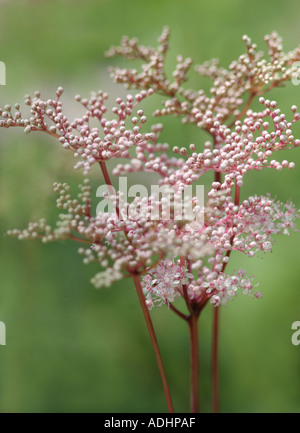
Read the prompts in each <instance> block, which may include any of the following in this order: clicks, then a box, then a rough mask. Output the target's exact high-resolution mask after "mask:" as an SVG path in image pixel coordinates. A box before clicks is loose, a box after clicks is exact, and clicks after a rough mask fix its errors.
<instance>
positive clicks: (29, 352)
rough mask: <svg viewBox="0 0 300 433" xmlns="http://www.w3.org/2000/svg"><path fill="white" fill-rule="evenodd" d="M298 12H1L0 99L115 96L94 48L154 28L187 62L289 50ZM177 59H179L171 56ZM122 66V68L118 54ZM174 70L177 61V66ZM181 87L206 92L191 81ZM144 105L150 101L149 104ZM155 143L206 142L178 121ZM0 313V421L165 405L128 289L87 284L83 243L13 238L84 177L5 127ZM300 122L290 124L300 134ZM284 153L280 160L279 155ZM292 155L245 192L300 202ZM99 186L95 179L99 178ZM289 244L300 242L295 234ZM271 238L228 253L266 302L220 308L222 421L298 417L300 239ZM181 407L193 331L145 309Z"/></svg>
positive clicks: (224, 5)
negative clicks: (273, 35) (248, 43)
mask: <svg viewBox="0 0 300 433" xmlns="http://www.w3.org/2000/svg"><path fill="white" fill-rule="evenodd" d="M299 12H300V3H299V1H296V0H294V1H293V0H290V1H287V2H285V3H284V5H283V3H282V2H281V1H279V0H265V1H264V2H261V1H258V0H252V1H251V2H248V1H245V0H227V1H226V2H225V1H221V0H210V1H199V0H186V1H185V2H181V1H174V0H152V1H151V2H141V1H137V0H133V1H122V0H101V1H99V0H84V1H83V0H82V1H79V0H77V1H76V0H68V1H66V0H65V1H63V0H60V1H58V0H44V1H42V0H40V1H38V0H32V1H18V0H14V1H6V2H5V1H4V2H1V3H0V59H1V60H2V61H4V62H5V63H6V67H7V85H6V86H5V87H4V86H2V87H1V88H0V105H1V106H3V105H4V104H6V103H14V102H16V101H19V102H22V98H23V95H24V94H25V93H30V92H32V91H33V90H35V89H36V88H38V89H39V90H41V91H42V95H45V97H47V96H49V97H51V96H52V95H53V94H54V92H55V90H56V88H57V86H58V85H62V86H63V87H64V88H65V96H64V98H63V100H64V102H65V104H66V107H67V111H68V112H69V113H70V115H71V116H72V115H73V114H74V112H76V110H78V108H77V107H76V104H74V103H73V99H72V96H73V95H75V94H76V93H82V95H85V96H87V95H88V94H89V92H90V90H93V89H95V90H96V89H97V88H103V89H104V90H106V91H108V92H109V93H110V94H111V96H112V101H113V100H114V98H115V97H116V95H118V94H124V90H123V89H122V88H121V87H117V86H116V85H114V84H113V83H112V81H111V80H110V78H109V73H108V72H107V67H108V65H109V64H110V63H111V60H109V61H108V60H107V59H105V58H104V55H103V53H104V51H105V50H106V49H107V48H108V47H109V46H110V45H112V44H117V43H118V42H119V41H120V38H121V36H122V35H124V34H126V35H128V36H137V37H139V38H140V40H141V42H142V43H144V44H154V43H156V38H157V37H158V35H159V34H160V32H161V30H162V27H163V26H165V25H169V26H170V28H171V31H172V35H171V50H170V57H169V58H170V67H171V66H172V64H174V58H175V57H174V56H175V55H176V54H179V53H180V54H183V55H184V56H191V57H192V58H193V59H194V60H195V63H201V62H203V61H205V60H207V59H209V58H215V57H218V58H220V60H221V64H222V65H224V66H227V65H228V64H229V63H230V62H231V60H233V59H234V58H236V57H237V56H238V55H239V54H240V53H241V52H242V50H244V46H243V43H242V40H241V37H242V35H243V34H244V33H246V34H248V35H249V36H251V37H252V39H253V40H254V41H255V42H257V43H258V44H259V46H260V47H261V48H262V49H265V45H264V42H263V36H264V35H265V34H266V33H268V32H270V31H272V30H277V31H278V33H279V34H281V35H282V36H283V38H284V46H285V49H286V50H288V49H293V48H294V47H295V46H296V45H298V44H299V43H300V40H299V31H298V30H299V23H298V19H299V18H298V17H299ZM172 56H173V60H172ZM112 61H113V62H115V63H116V62H119V60H118V59H117V60H112ZM172 62H173V63H172ZM190 86H195V87H199V86H204V87H206V88H207V86H209V83H208V82H206V81H203V82H202V81H200V80H199V77H198V76H197V75H196V74H194V75H193V74H191V83H190ZM299 95H300V88H299V87H296V86H292V85H291V84H288V85H287V87H286V88H285V89H279V90H276V91H274V92H273V94H272V95H270V97H274V98H275V99H277V100H278V102H279V106H280V107H281V108H283V109H284V110H289V107H290V106H291V105H292V104H298V105H300V101H299ZM148 108H149V110H150V109H152V108H154V107H152V105H151V103H149V105H148ZM165 125H166V127H165V130H164V133H163V136H162V139H163V140H165V141H168V142H169V143H170V144H172V145H180V146H182V145H188V144H189V143H192V142H201V141H202V139H203V138H204V136H202V135H201V134H200V135H199V131H198V130H197V129H195V128H193V127H186V126H183V125H181V124H180V121H178V120H176V119H166V120H165ZM0 132H1V135H0V170H1V172H0V173H1V174H0V176H1V177H0V187H1V190H0V193H1V200H0V211H1V213H0V221H1V237H0V241H1V249H0V260H1V261H0V263H1V273H0V320H1V321H4V322H5V323H6V326H7V346H2V347H1V346H0V411H1V412H147V411H148V412H154V411H156V412H163V411H165V410H166V406H165V403H164V396H163V392H162V388H161V384H160V379H159V376H158V372H157V369H156V366H155V364H154V356H153V353H152V348H151V345H150V341H149V338H148V335H147V332H146V327H145V325H144V322H143V317H142V314H141V312H140V310H139V305H138V301H137V297H136V294H135V292H134V290H133V288H132V284H131V282H130V281H128V280H126V281H124V282H122V283H120V284H116V285H115V286H114V287H112V288H110V289H103V290H102V291H101V292H98V291H96V290H95V289H94V288H93V287H92V286H91V285H90V284H89V279H90V277H91V276H92V275H93V273H95V272H96V268H95V267H94V268H93V266H88V267H87V266H84V265H82V264H81V257H80V256H78V255H77V252H76V251H77V245H75V244H71V243H65V242H61V243H57V244H51V245H46V246H45V245H43V244H40V243H39V242H38V241H37V242H33V241H30V242H19V241H17V240H15V239H11V238H8V237H7V236H6V235H5V231H6V230H7V229H8V228H13V227H24V226H25V225H26V224H27V222H28V220H34V219H36V218H39V217H40V216H45V215H48V217H49V220H50V221H55V215H56V212H55V199H56V197H55V195H54V193H52V183H53V182H54V181H55V180H61V181H68V182H70V183H71V184H72V185H73V184H74V186H75V185H76V184H77V182H78V180H80V179H81V174H80V173H75V172H73V168H72V167H73V160H72V156H71V154H69V153H68V152H65V151H63V150H61V149H60V147H59V145H57V144H56V143H54V142H53V140H51V139H50V138H48V137H43V136H41V135H34V134H30V135H29V136H25V135H24V134H23V133H22V131H21V130H20V131H14V133H13V131H0ZM299 132H300V129H299V127H298V133H299ZM282 156H284V157H285V155H282ZM287 158H288V159H290V160H292V161H295V162H296V163H298V166H297V167H298V168H296V170H294V171H283V172H280V173H277V172H276V173H275V172H274V171H271V170H270V171H264V172H263V173H252V174H251V176H250V175H249V176H248V179H247V181H248V182H246V185H245V187H244V188H243V190H242V194H243V197H246V196H248V195H250V194H253V193H257V194H260V193H266V192H270V193H271V194H273V195H277V196H278V198H280V199H282V200H286V199H289V198H293V200H294V201H295V202H296V203H297V204H298V206H299V204H300V197H299V166H300V157H299V152H296V151H294V152H291V153H290V154H288V155H287ZM92 176H93V182H94V186H95V187H96V186H98V185H99V184H100V183H101V177H100V174H99V173H98V172H97V171H93V173H92ZM298 236H299V235H298ZM298 236H297V234H295V235H294V236H291V237H284V238H278V242H277V244H276V245H275V248H274V253H272V254H269V255H266V256H265V257H264V258H263V260H261V258H256V259H252V260H250V259H248V258H245V257H242V256H239V255H238V254H236V255H233V259H232V262H231V265H230V266H231V269H238V268H239V267H244V268H245V269H246V270H247V272H248V274H250V275H251V274H254V275H255V277H256V281H257V282H260V284H261V290H262V292H263V295H264V297H263V299H262V300H249V299H248V298H247V299H244V298H241V299H237V300H235V301H234V302H232V303H230V304H229V305H228V307H226V308H223V309H222V311H221V329H220V333H221V343H220V359H221V407H222V411H223V412H299V409H300V348H299V347H295V346H293V345H292V344H291V335H292V331H291V324H292V323H293V322H294V321H296V320H300V310H299V304H300V293H299V271H298V257H299V256H298V251H299V237H298ZM211 312H212V311H211V308H210V306H209V307H208V308H207V309H206V310H205V311H204V313H203V316H202V317H201V319H200V338H201V343H200V350H201V406H202V411H204V412H209V411H210V408H211V404H210V387H211V384H210V351H211V341H210V336H211V321H212V314H211ZM152 316H153V320H154V323H155V326H156V329H157V334H158V338H159V343H160V346H161V350H162V354H163V358H164V359H165V364H166V370H167V374H168V377H169V380H170V384H171V391H172V393H173V395H174V404H175V408H176V410H177V411H181V412H183V411H187V410H188V407H189V389H188V387H189V348H188V329H187V327H186V325H185V323H183V322H181V321H180V320H179V319H178V318H177V317H175V316H174V315H173V313H172V312H170V311H167V309H166V308H160V309H157V310H155V311H153V314H152Z"/></svg>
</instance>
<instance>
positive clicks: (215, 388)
mask: <svg viewBox="0 0 300 433" xmlns="http://www.w3.org/2000/svg"><path fill="white" fill-rule="evenodd" d="M218 337H219V307H214V311H213V343H212V406H213V413H218V412H219V365H218V359H219V358H218V354H219V353H218V352H219V351H218V340H219V338H218Z"/></svg>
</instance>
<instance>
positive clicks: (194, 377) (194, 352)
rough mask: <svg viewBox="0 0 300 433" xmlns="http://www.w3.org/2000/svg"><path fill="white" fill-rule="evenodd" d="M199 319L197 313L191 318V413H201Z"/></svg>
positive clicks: (189, 321)
mask: <svg viewBox="0 0 300 433" xmlns="http://www.w3.org/2000/svg"><path fill="white" fill-rule="evenodd" d="M198 317H199V315H198V314H196V313H195V312H194V313H193V314H191V315H190V316H189V320H188V324H189V332H190V351H191V360H190V365H191V367H190V370H191V385H190V386H191V391H190V392H191V394H190V399H191V413H198V412H199V343H198Z"/></svg>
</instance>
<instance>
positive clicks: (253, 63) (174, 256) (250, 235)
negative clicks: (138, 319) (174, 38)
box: [0, 29, 300, 308]
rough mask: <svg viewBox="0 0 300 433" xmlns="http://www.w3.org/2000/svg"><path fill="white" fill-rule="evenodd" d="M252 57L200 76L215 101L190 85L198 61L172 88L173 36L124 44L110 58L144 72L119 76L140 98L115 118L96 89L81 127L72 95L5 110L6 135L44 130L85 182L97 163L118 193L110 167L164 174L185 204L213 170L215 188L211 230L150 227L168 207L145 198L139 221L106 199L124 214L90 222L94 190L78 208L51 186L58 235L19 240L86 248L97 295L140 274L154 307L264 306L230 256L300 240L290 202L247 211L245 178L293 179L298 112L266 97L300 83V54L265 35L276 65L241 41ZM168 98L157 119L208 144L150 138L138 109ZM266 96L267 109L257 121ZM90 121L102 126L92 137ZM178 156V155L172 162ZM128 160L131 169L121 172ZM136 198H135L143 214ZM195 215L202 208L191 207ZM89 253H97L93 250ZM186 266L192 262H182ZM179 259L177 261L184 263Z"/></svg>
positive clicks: (185, 64) (209, 210) (260, 201)
mask: <svg viewBox="0 0 300 433" xmlns="http://www.w3.org/2000/svg"><path fill="white" fill-rule="evenodd" d="M243 40H244V43H245V45H246V52H245V54H242V55H241V56H240V57H239V58H238V59H237V60H235V61H233V62H232V63H231V64H230V66H229V68H228V69H224V68H221V67H220V66H219V63H218V62H217V61H216V60H212V61H209V62H205V63H204V64H203V65H201V66H197V67H196V71H197V73H199V74H200V75H202V76H207V77H210V78H212V80H213V85H212V87H211V89H210V92H209V93H208V94H206V93H205V92H204V91H203V90H192V89H188V88H186V86H185V82H186V81H187V80H188V72H189V70H190V69H191V66H192V63H193V62H192V59H190V58H187V59H184V58H183V57H182V56H181V55H179V56H178V57H177V65H176V67H175V69H174V71H173V74H172V78H169V77H168V76H167V73H166V69H165V61H166V55H167V51H168V46H169V31H168V29H164V31H163V33H162V35H161V36H160V38H159V40H158V43H159V45H158V47H157V48H156V49H154V48H152V47H144V46H141V45H139V43H138V40H137V39H135V38H134V39H129V38H127V37H125V38H123V39H122V42H121V46H120V47H112V48H111V49H110V50H109V52H108V55H109V56H112V55H121V56H123V57H125V58H126V59H128V60H131V59H133V60H140V61H141V62H142V65H141V68H140V70H138V69H128V68H123V69H121V68H118V67H115V68H112V69H111V73H112V76H113V78H114V80H115V81H116V82H117V83H123V84H125V86H126V87H127V88H132V89H134V90H136V89H137V90H138V92H137V93H135V94H134V95H131V94H128V95H127V97H126V98H125V99H122V98H117V99H116V105H115V106H114V107H113V109H112V115H111V117H109V118H108V116H107V108H106V105H105V104H106V100H107V98H108V95H107V93H105V92H102V91H99V92H97V93H95V94H93V95H92V96H91V98H90V99H85V98H82V97H81V96H79V95H77V96H76V97H75V99H76V101H77V102H78V103H80V104H81V105H82V107H83V110H84V113H83V115H82V116H81V117H78V118H76V119H73V120H69V119H68V117H67V115H66V114H65V113H64V111H63V104H62V100H61V99H62V94H63V89H62V88H58V90H57V92H56V98H55V99H43V98H42V97H41V94H40V92H36V93H35V95H34V97H33V98H31V97H29V96H26V98H25V104H26V105H28V106H29V107H30V115H28V116H27V117H26V116H23V115H22V114H21V111H20V105H19V104H16V105H15V107H14V109H12V107H11V106H9V105H6V106H5V107H4V109H2V110H1V111H0V115H1V120H0V127H4V128H11V127H18V126H19V127H22V128H23V129H24V131H25V132H26V133H32V132H38V131H39V132H44V133H47V134H49V135H51V136H53V137H54V138H56V139H57V141H58V142H59V143H60V144H61V145H62V147H63V148H64V149H67V150H69V151H71V152H72V153H73V155H74V157H75V158H76V159H77V160H78V162H77V163H76V165H75V168H76V169H83V174H84V176H87V175H88V174H89V171H90V168H91V167H92V166H93V165H95V164H98V165H100V168H101V170H102V173H103V176H104V179H105V181H106V183H107V185H108V186H111V181H110V177H109V175H108V172H107V168H106V161H108V160H110V159H116V158H120V159H121V161H120V163H119V164H118V165H116V167H115V169H114V170H113V176H121V175H127V174H129V173H132V172H140V173H145V172H151V173H156V174H157V175H158V176H159V178H160V180H159V184H160V185H165V186H169V187H172V188H173V190H174V191H175V194H178V195H180V194H182V193H183V192H184V191H185V189H186V187H187V186H188V185H192V184H195V183H196V182H197V181H199V179H200V178H201V176H202V175H204V174H206V173H207V172H212V174H214V176H215V179H214V181H213V182H212V185H211V189H210V191H209V192H208V200H207V202H206V204H205V209H204V211H205V220H204V223H203V224H199V223H197V222H191V221H185V220H176V218H175V217H174V216H173V215H172V213H171V214H170V215H169V216H168V218H163V216H162V215H161V216H160V218H159V219H158V220H151V219H149V213H151V210H152V209H153V207H156V208H157V209H160V208H162V207H163V199H161V198H160V197H155V196H153V197H150V198H147V199H143V209H142V211H141V212H140V214H139V215H138V216H136V217H134V216H132V215H131V216H130V217H128V218H125V219H122V218H120V210H119V208H118V200H117V199H116V197H115V195H114V194H112V193H109V197H108V198H109V199H110V200H111V202H112V203H114V206H115V209H116V213H115V214H114V215H113V214H110V213H108V212H104V211H101V212H98V213H97V215H95V216H93V215H92V214H91V201H92V200H91V186H90V183H89V180H88V179H87V178H86V179H84V182H83V184H82V185H81V186H80V193H79V195H78V197H77V198H72V195H71V191H70V188H69V186H68V185H67V184H58V183H56V184H55V185H54V190H55V192H56V193H58V194H59V198H58V200H57V206H58V208H59V209H61V210H62V213H61V214H60V215H59V220H58V222H57V225H56V227H55V228H54V229H52V228H51V227H50V225H48V224H47V223H46V220H45V219H41V220H40V221H39V222H37V223H30V224H29V225H28V227H27V228H26V229H25V230H17V229H15V230H11V231H10V232H9V234H11V235H14V236H17V237H18V238H19V239H29V238H33V239H35V238H41V239H42V241H44V242H49V241H54V240H59V239H70V240H74V241H77V242H80V243H82V247H80V248H79V253H80V254H82V255H83V257H84V258H83V261H84V263H90V262H97V263H99V265H100V267H101V269H102V270H101V271H100V272H99V273H97V274H96V275H95V276H94V277H93V278H92V280H91V281H92V283H93V284H94V286H95V287H97V288H99V287H101V286H110V285H111V284H112V283H113V282H114V281H117V280H119V279H121V278H123V277H126V276H133V275H141V276H142V277H143V279H142V282H143V288H144V293H145V296H146V301H147V305H148V307H149V308H152V306H153V305H154V303H156V304H157V305H161V304H164V303H166V304H172V303H173V302H174V300H175V298H177V297H186V296H187V297H188V299H189V301H190V302H191V303H194V304H195V305H197V306H200V307H203V306H204V305H205V304H206V303H207V301H209V300H210V302H212V303H213V304H214V305H216V306H217V305H220V304H223V303H225V302H227V300H228V299H231V298H234V297H235V296H236V294H237V292H238V291H239V290H241V291H242V293H244V294H246V295H250V296H256V297H260V296H261V293H260V292H257V293H255V292H254V291H253V285H252V277H251V278H248V277H246V276H245V273H244V271H243V270H240V271H238V272H237V273H236V274H234V275H227V274H225V272H224V271H225V268H226V265H227V263H228V261H229V257H230V253H231V251H239V252H241V253H243V254H247V255H248V256H250V257H253V256H254V255H255V254H256V253H257V252H261V251H262V252H268V251H271V250H272V246H273V244H274V235H276V234H279V233H280V232H282V233H284V234H289V232H290V230H295V221H296V219H297V218H298V217H299V212H298V211H297V210H296V208H295V206H294V205H293V204H292V203H291V202H288V203H286V204H281V203H279V202H278V201H275V200H274V199H272V198H271V197H269V196H268V195H266V196H261V197H259V196H253V197H249V198H247V199H245V200H243V201H242V202H241V203H240V200H239V195H240V188H241V187H242V186H243V184H244V178H245V175H246V174H247V173H248V172H249V171H252V170H257V171H261V170H263V169H265V168H271V169H275V170H276V171H280V170H283V169H293V168H294V166H295V164H294V163H293V162H292V161H288V160H279V159H278V157H276V155H278V152H279V151H280V150H287V149H293V148H296V147H298V146H299V144H300V140H299V139H296V138H295V137H294V135H293V130H292V129H293V125H294V123H295V122H297V121H298V120H299V119H300V113H299V112H298V109H297V107H296V106H295V105H293V106H292V107H291V113H290V114H288V115H285V114H284V113H282V111H281V110H280V108H279V107H278V104H277V102H276V101H272V100H268V99H265V97H264V95H265V93H266V92H268V91H269V90H272V89H273V88H275V87H278V86H283V85H284V83H285V82H286V81H288V80H290V79H291V77H292V76H293V74H294V73H295V66H293V65H294V63H295V62H297V61H299V60H300V48H299V47H298V48H296V49H295V50H294V51H291V52H289V53H284V52H283V50H282V41H281V39H280V37H279V36H278V35H277V34H276V33H272V34H271V35H269V36H266V38H265V41H266V43H267V45H268V56H269V57H268V58H264V56H263V53H261V52H259V51H257V47H256V45H255V44H253V43H252V41H251V40H250V38H249V37H247V36H244V37H243ZM154 93H156V94H159V95H161V96H162V97H163V100H162V108H158V109H157V110H156V111H155V113H154V116H156V117H161V118H163V116H166V115H174V116H175V117H180V118H181V120H182V122H183V123H184V124H187V123H191V124H193V125H194V126H195V128H199V129H202V130H204V131H206V132H207V133H208V136H209V139H208V140H207V141H206V142H205V143H204V144H202V143H192V144H188V143H184V145H183V147H181V148H179V147H176V146H175V147H173V148H172V149H170V148H169V145H168V144H165V143H160V142H159V135H160V132H161V131H162V128H163V125H162V124H161V123H158V124H156V125H153V126H152V127H151V128H146V126H145V124H147V117H146V116H145V114H144V111H143V110H142V109H141V108H140V107H138V106H140V104H141V103H142V102H143V100H144V99H145V98H147V97H151V95H152V94H154ZM255 98H257V99H258V101H259V103H260V106H261V108H260V109H259V111H253V110H252V109H251V104H252V102H253V100H254V99H255ZM91 120H93V121H95V120H96V121H98V126H94V127H91ZM171 151H172V152H173V155H172V156H170V152H171ZM124 160H125V162H124ZM138 201H139V200H138V199H136V200H135V202H136V204H138ZM191 201H192V206H193V212H194V213H195V215H198V214H199V212H203V209H201V207H200V206H199V203H197V200H196V198H195V197H192V198H191ZM91 246H92V247H91ZM178 257H180V258H182V257H183V258H184V264H182V263H181V259H180V260H179V259H178ZM178 260H179V262H178Z"/></svg>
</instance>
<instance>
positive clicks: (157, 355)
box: [133, 275, 174, 413]
mask: <svg viewBox="0 0 300 433" xmlns="http://www.w3.org/2000/svg"><path fill="white" fill-rule="evenodd" d="M133 281H134V284H135V288H136V291H137V294H138V298H139V301H140V305H141V307H142V311H143V315H144V318H145V321H146V325H147V328H148V332H149V336H150V339H151V343H152V346H153V350H154V355H155V359H156V363H157V367H158V370H159V374H160V377H161V381H162V384H163V389H164V393H165V397H166V402H167V406H168V411H169V413H174V409H173V403H172V399H171V393H170V389H169V385H168V381H167V376H166V372H165V369H164V365H163V361H162V357H161V354H160V350H159V346H158V342H157V338H156V335H155V331H154V328H153V324H152V320H151V317H150V314H149V311H148V308H147V305H146V302H145V297H144V294H143V289H142V286H141V282H140V278H139V276H137V275H134V276H133Z"/></svg>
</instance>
